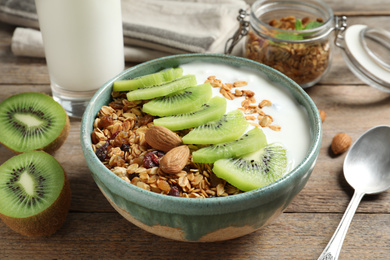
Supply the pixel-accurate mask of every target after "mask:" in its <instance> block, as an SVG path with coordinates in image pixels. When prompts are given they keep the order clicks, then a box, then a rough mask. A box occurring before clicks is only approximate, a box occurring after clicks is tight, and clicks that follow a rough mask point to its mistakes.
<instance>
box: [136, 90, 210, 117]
mask: <svg viewBox="0 0 390 260" xmlns="http://www.w3.org/2000/svg"><path fill="white" fill-rule="evenodd" d="M211 96H212V89H211V85H210V83H205V84H201V85H197V86H194V87H189V88H186V89H184V90H181V91H179V92H176V93H174V94H172V95H168V96H165V97H159V98H155V99H152V100H151V101H149V102H148V103H146V104H144V105H143V107H142V110H143V111H144V112H145V113H148V114H151V115H153V116H171V115H177V114H183V113H188V112H191V111H194V110H197V109H198V108H200V107H201V106H202V105H203V104H205V103H206V102H207V101H209V100H210V98H211Z"/></svg>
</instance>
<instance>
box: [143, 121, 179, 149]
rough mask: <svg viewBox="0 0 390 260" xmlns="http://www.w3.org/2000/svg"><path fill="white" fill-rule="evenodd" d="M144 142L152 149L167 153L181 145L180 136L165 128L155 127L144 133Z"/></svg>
mask: <svg viewBox="0 0 390 260" xmlns="http://www.w3.org/2000/svg"><path fill="white" fill-rule="evenodd" d="M145 141H146V142H147V143H148V144H149V145H150V146H151V147H153V148H154V149H157V150H160V151H163V152H168V151H169V150H171V149H173V148H175V147H177V146H179V145H181V144H183V141H182V140H181V138H180V136H178V135H177V134H176V133H175V132H173V131H171V130H169V129H168V128H166V127H163V126H159V125H155V126H152V127H150V128H149V129H148V131H146V133H145Z"/></svg>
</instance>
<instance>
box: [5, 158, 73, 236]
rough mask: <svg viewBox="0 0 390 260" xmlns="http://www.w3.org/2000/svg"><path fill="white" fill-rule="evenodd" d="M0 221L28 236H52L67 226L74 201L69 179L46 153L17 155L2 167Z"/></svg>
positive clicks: (55, 161)
mask: <svg viewBox="0 0 390 260" xmlns="http://www.w3.org/2000/svg"><path fill="white" fill-rule="evenodd" d="M0 198H1V200H0V218H1V219H2V220H3V221H4V223H5V224H7V225H8V226H9V227H10V228H12V229H13V230H15V231H16V232H19V233H20V234H23V235H26V236H49V235H51V234H53V233H55V232H56V231H57V230H58V229H59V228H60V227H61V226H62V225H63V223H64V221H65V219H66V216H67V214H68V211H69V207H70V202H71V190H70V186H69V181H68V179H67V176H66V174H65V172H64V170H63V168H62V167H61V165H60V164H59V163H58V162H57V160H56V159H55V158H54V157H53V156H51V155H49V154H47V153H45V152H43V151H31V152H25V153H22V154H19V155H16V156H14V157H12V158H11V159H9V160H8V161H6V162H5V163H3V164H2V165H1V166H0Z"/></svg>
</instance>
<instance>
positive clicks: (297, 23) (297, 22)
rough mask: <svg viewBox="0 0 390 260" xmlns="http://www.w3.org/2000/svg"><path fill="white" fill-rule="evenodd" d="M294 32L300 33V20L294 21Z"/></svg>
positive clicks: (301, 26)
mask: <svg viewBox="0 0 390 260" xmlns="http://www.w3.org/2000/svg"><path fill="white" fill-rule="evenodd" d="M295 30H296V31H301V30H303V25H302V21H301V20H300V19H297V20H296V21H295Z"/></svg>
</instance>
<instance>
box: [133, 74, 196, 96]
mask: <svg viewBox="0 0 390 260" xmlns="http://www.w3.org/2000/svg"><path fill="white" fill-rule="evenodd" d="M195 85H197V82H196V77H195V75H192V74H189V75H185V76H182V77H180V78H177V79H175V80H172V81H169V82H166V83H163V84H161V85H155V86H150V87H145V88H139V89H136V90H133V91H130V92H128V93H127V95H126V96H127V99H128V100H129V101H133V100H147V99H153V98H157V97H163V96H166V95H170V94H172V93H175V92H177V91H180V90H183V89H185V88H188V87H192V86H195Z"/></svg>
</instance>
